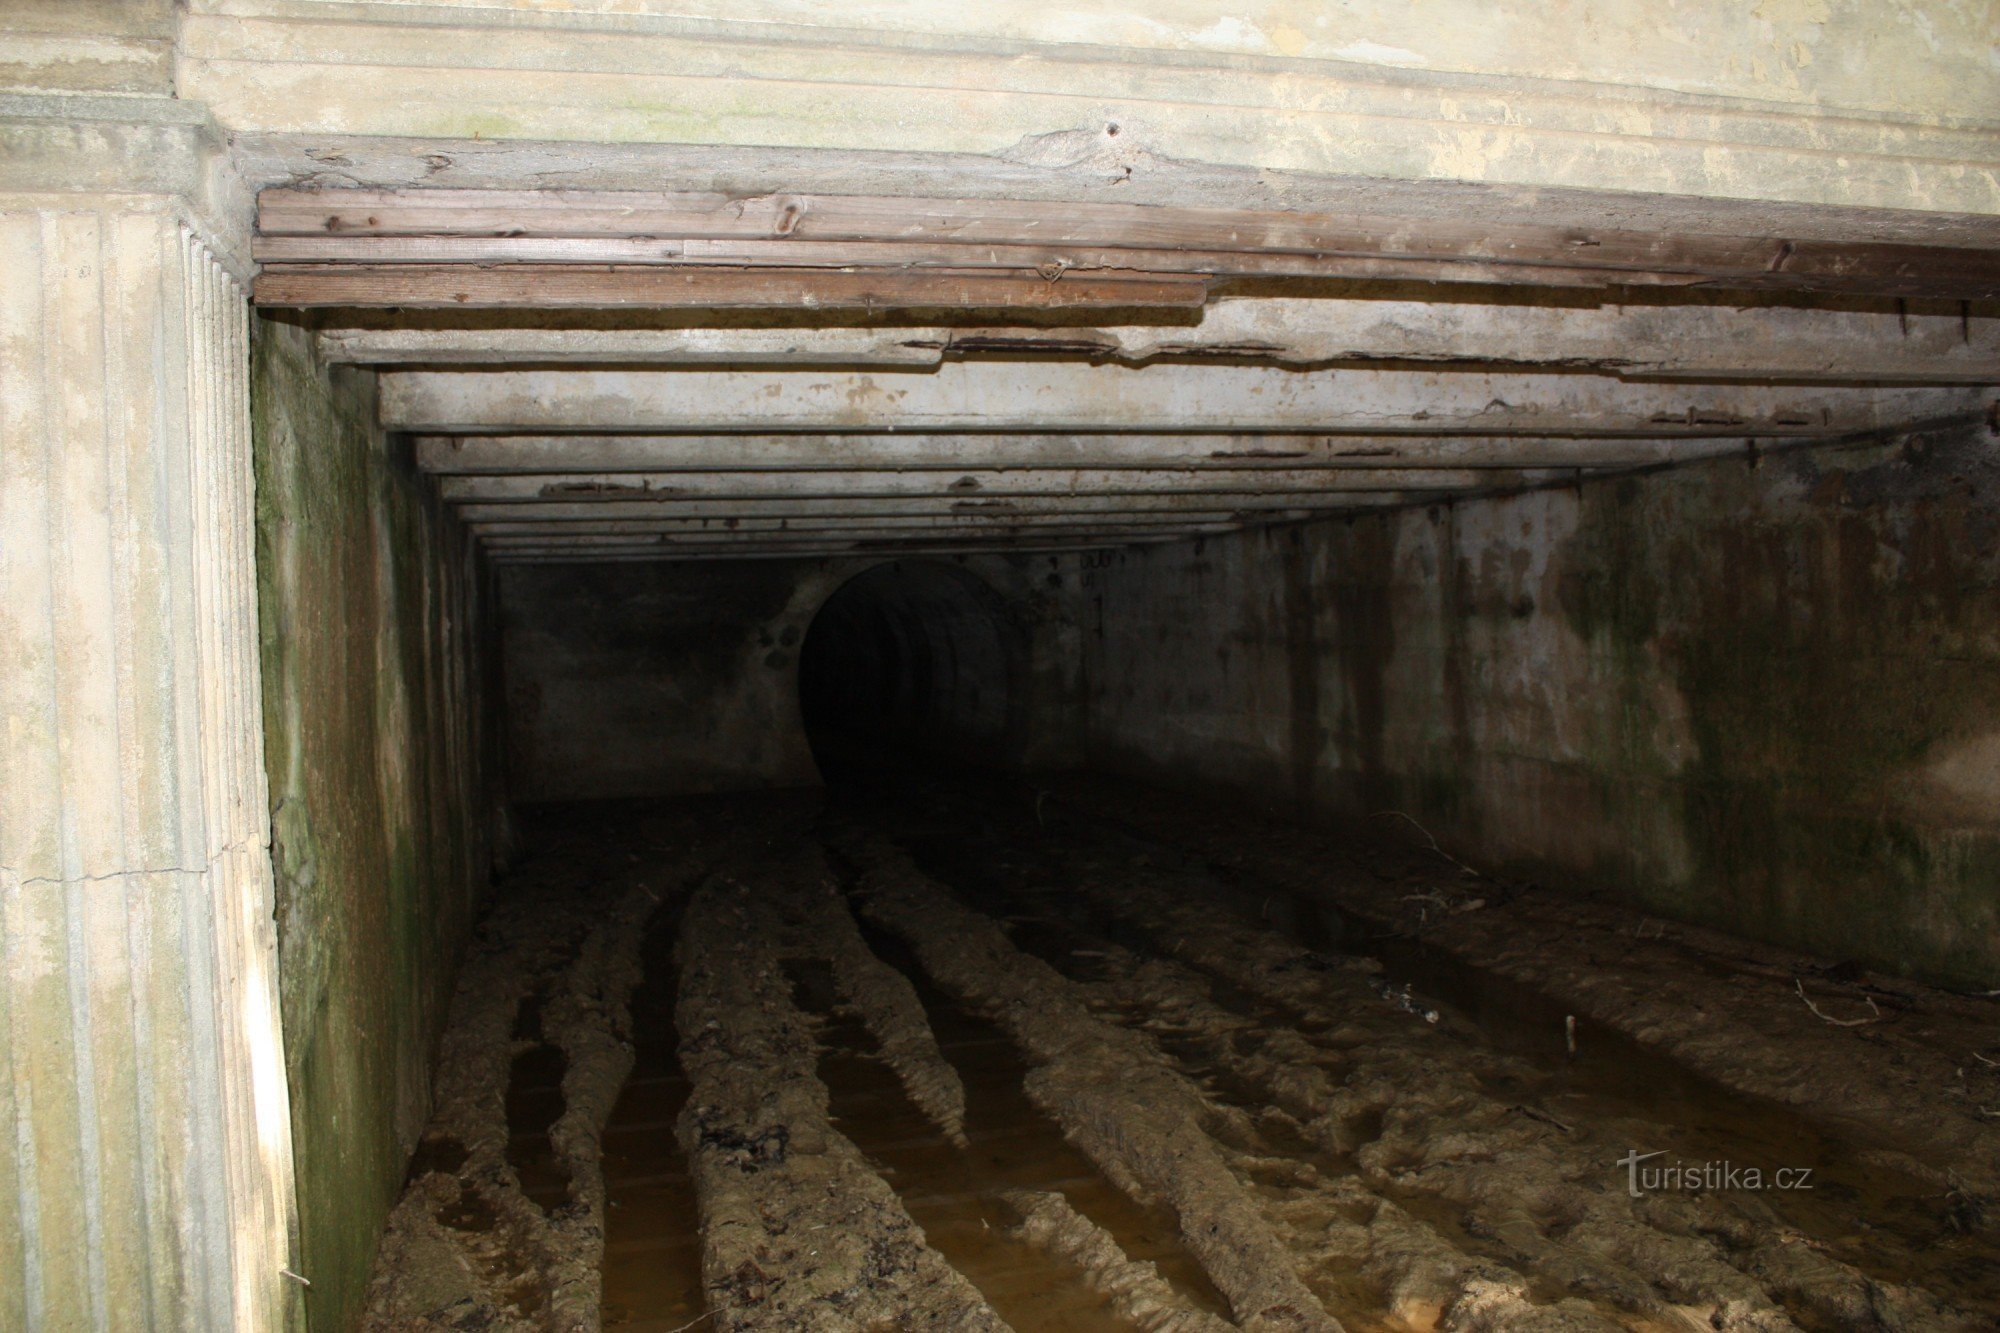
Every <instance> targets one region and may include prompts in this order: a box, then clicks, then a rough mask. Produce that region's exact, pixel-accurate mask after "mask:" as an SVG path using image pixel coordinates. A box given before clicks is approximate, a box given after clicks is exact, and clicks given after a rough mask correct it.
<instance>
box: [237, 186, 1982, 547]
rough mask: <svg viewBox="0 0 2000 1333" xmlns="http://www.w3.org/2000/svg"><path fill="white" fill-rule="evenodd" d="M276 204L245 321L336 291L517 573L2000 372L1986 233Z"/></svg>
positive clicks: (1667, 425) (1109, 214)
mask: <svg viewBox="0 0 2000 1333" xmlns="http://www.w3.org/2000/svg"><path fill="white" fill-rule="evenodd" d="M261 217H262V220H263V224H264V229H263V231H262V232H261V233H260V236H259V238H258V242H257V252H258V255H259V258H260V259H261V260H262V261H263V262H264V264H265V268H264V272H263V276H262V277H260V279H259V287H258V293H259V299H260V302H261V303H263V304H265V305H267V306H280V307H283V306H294V307H298V306H305V307H311V306H323V307H331V308H330V309H328V310H323V311H320V312H318V313H316V314H313V315H310V316H306V317H308V318H312V319H314V320H316V321H317V323H318V326H319V329H320V332H319V345H320V350H321V352H322V354H323V355H324V356H325V357H326V359H328V360H329V361H333V362H341V363H348V364H354V365H359V366H365V367H369V368H371V369H373V370H374V371H376V372H378V373H379V378H380V395H379V403H380V411H381V420H382V424H383V425H384V426H385V427H387V428H388V429H390V430H393V431H396V432H400V433H404V434H406V435H408V436H411V437H413V441H414V444H413V447H414V452H415V457H416V460H417V464H418V466H419V467H420V468H422V469H423V470H424V471H425V472H427V473H429V474H432V476H433V477H434V478H435V484H436V485H437V487H438V489H439V492H440V494H441V496H442V497H443V498H444V500H445V501H446V502H447V503H449V504H451V505H453V506H455V507H456V508H457V509H458V511H459V513H460V515H461V517H462V518H463V519H464V520H465V521H466V522H467V523H468V525H469V526H470V529H471V531H472V532H473V533H474V534H475V536H476V538H477V539H478V541H479V542H480V543H481V544H482V545H483V547H484V549H485V550H486V551H487V552H488V553H489V555H490V556H491V557H492V558H494V559H496V560H502V561H547V560H641V559H643V560H663V559H665V560H710V559H728V558H741V557H750V556H756V557H762V558H803V557H808V556H821V555H834V554H864V553H875V552H884V551H893V552H898V553H915V552H971V551H986V550H1008V551H1016V552H1026V551H1055V550H1077V549H1090V548H1101V547H1111V546H1125V545H1133V544H1140V543H1146V542H1161V541H1175V540H1186V539H1190V538H1198V537H1203V536H1208V535H1213V534H1217V533H1223V532H1228V531H1231V530H1233V529H1237V528H1241V527H1245V526H1252V525H1259V524H1268V523H1279V522H1292V521H1298V520H1301V519H1304V518H1310V517H1321V516H1326V515H1329V514H1340V513H1346V512H1360V511H1364V510H1369V509H1378V508H1382V507H1386V506H1396V505H1414V504H1432V503H1438V502H1441V501H1450V500H1454V499H1459V498H1467V497H1474V496H1487V495H1494V494H1501V493H1506V492H1510V491H1518V490H1522V489H1526V488H1533V487H1542V486H1551V485H1570V484H1574V483H1575V482H1576V481H1578V480H1580V479H1582V478H1586V477H1592V476H1603V475H1607V474H1611V473H1616V472H1621V471H1631V470H1639V469H1651V468H1659V467H1669V466H1676V465H1681V464H1685V463H1689V462H1695V461H1699V460H1704V459H1715V458H1721V457H1730V456H1739V457H1744V458H1754V457H1755V456H1756V455H1758V454H1760V453H1763V452H1768V451H1770V450H1773V449H1780V448H1788V447H1795V446H1798V445H1802V444H1811V443H1815V442H1823V441H1827V440H1834V439H1841V438H1846V437H1853V436H1865V435H1869V434H1875V433H1880V432H1886V431H1895V430H1900V429H1907V428H1909V427H1911V426H1914V425H1919V424H1926V423H1941V422H1947V421H1954V420H1964V419H1968V418H1973V417H1977V416H1982V415H1987V414H1990V413H1991V412H1992V411H1993V410H1994V397H1993V393H1992V391H1991V387H1990V386H1992V385H1994V384H1996V383H2000V318H1996V317H1995V313H1996V312H1995V309H1994V307H1993V306H1992V305H1991V304H1987V303H1985V301H1986V298H1987V297H1989V296H1990V295H1991V291H1990V290H1989V288H1992V287H1993V285H1994V274H1995V272H1996V269H1995V264H1994V260H1993V255H1994V253H1995V252H1993V251H1988V250H1984V249H1964V250H1959V251H1955V252H1954V251H1948V250H1945V249H1941V248H1939V247H1935V246H1929V247H1925V246H1885V245H1848V244H1845V243H1832V242H1828V243H1825V244H1818V243H1810V244H1797V243H1794V242H1791V241H1783V240H1778V239H1776V238H1773V237H1770V236H1763V235H1751V236H1733V237H1732V236H1720V237H1718V236H1712V235H1711V236H1699V237H1688V236H1676V235H1664V234H1652V233H1644V232H1634V231H1626V232H1612V231H1602V232H1587V233H1586V232H1583V231H1579V230H1577V229H1575V228H1568V229H1563V228H1546V227H1540V228H1538V227H1534V226H1527V225H1517V224H1509V226H1507V227H1500V228H1494V227H1480V228H1471V229H1468V228H1467V227H1465V226H1463V225H1461V224H1457V223H1453V222H1451V221H1449V220H1446V221H1444V222H1439V221H1438V220H1436V219H1430V220H1426V221H1423V222H1421V224H1419V223H1417V222H1410V221H1408V220H1405V223H1403V224H1395V223H1390V222H1384V221H1383V220H1382V219H1379V218H1365V217H1350V216H1346V215H1337V214H1293V213H1284V212H1277V213H1274V212H1270V211H1264V212H1255V211H1240V212H1235V213H1231V212H1228V211H1223V210H1214V209H1206V210H1195V209H1176V208H1172V207H1138V208H1133V207H1129V206H1114V205H1091V206H1088V207H1085V206H1059V205H1051V204H1049V203H1047V202H1039V203H1037V202H1025V201H1016V202H1013V203H1009V202H1008V201H994V200H983V201H966V200H919V199H885V198H872V199H871V198H857V197H840V198H833V197H822V196H806V195H797V196H792V195H770V196H762V197H759V198H755V199H748V200H744V199H734V200H732V199H726V198H722V197H720V196H718V197H715V198H711V197H709V196H699V195H643V194H637V193H633V194H625V195H620V194H616V193H608V194H607V193H598V194H592V193H589V192H582V193H578V192H568V193H565V192H555V191H549V192H539V193H537V192H519V191H515V192H506V191H491V192H481V191H466V190H458V191H429V192H426V191H394V190H390V191H380V190H377V191H365V190H359V191H357V190H323V191H315V190H304V191H301V190H274V191H269V192H267V194H266V196H265V198H264V201H263V207H262V213H261ZM1816 246H1817V248H1815V247H1816ZM1579 255H1580V256H1581V258H1579V257H1578V256H1579ZM1260 266H1261V267H1260ZM1246 274H1249V275H1253V276H1254V275H1263V277H1265V278H1268V277H1270V275H1272V274H1276V275H1278V280H1276V281H1274V282H1272V283H1269V284H1267V286H1268V290H1266V287H1263V286H1259V284H1258V282H1257V281H1252V282H1250V283H1249V285H1247V286H1246V285H1244V282H1243V281H1242V280H1243V278H1244V275H1246ZM1329 278H1330V279H1331V280H1330V281H1329V280H1328V279H1329ZM1413 278H1414V279H1421V281H1414V282H1413V281H1411V279H1413ZM1065 284H1068V285H1067V287H1065ZM1093 284H1094V285H1093ZM1773 287H1778V288H1781V289H1782V290H1779V291H1775V292H1774V291H1772V290H1770V289H1771V288H1773ZM1907 292H1916V293H1919V295H1916V296H1910V295H1897V293H1907ZM1961 293H1962V295H1961Z"/></svg>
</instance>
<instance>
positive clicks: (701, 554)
mask: <svg viewBox="0 0 2000 1333" xmlns="http://www.w3.org/2000/svg"><path fill="white" fill-rule="evenodd" d="M1169 540H1180V539H1179V538H1155V539H1150V540H1148V541H1132V542H1123V541H1099V540H1089V541H1069V542H1050V543H1048V544H1046V545H1044V544H1043V543H1040V542H1031V543H1027V544H1024V545H1009V544H1004V543H995V544H984V543H982V544H977V545H971V546H958V545H948V546H934V545H930V544H928V543H917V544H913V545H909V546H896V547H878V546H872V545H867V544H864V543H856V542H842V543H836V544H834V545H831V546H826V547H783V548H779V549H765V550H743V549H740V548H737V547H725V548H723V549H720V550H712V549H698V548H695V547H690V546H673V547H658V548H654V549H651V550H646V551H604V552H591V551H577V550H573V549H571V548H568V547H563V546H553V547H520V548H509V549H506V550H500V551H488V552H486V553H485V554H486V558H487V559H488V560H490V561H491V562H493V563H494V564H496V565H515V566H518V565H560V564H570V565H578V564H623V563H659V562H662V561H683V560H685V561H691V562H692V561H717V560H869V561H882V560H902V559H905V558H915V557H918V556H927V557H933V558H946V557H955V556H967V555H1005V556H1037V555H1049V556H1059V555H1079V554H1082V553H1083V552H1085V551H1115V550H1120V549H1123V548H1125V547H1128V546H1146V545H1154V544H1159V543H1163V542H1165V541H1169Z"/></svg>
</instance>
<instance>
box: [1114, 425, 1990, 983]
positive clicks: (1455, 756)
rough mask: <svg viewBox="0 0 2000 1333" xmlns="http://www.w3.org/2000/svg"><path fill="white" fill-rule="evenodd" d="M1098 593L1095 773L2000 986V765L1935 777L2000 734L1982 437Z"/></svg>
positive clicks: (1498, 518) (1694, 473)
mask: <svg viewBox="0 0 2000 1333" xmlns="http://www.w3.org/2000/svg"><path fill="white" fill-rule="evenodd" d="M1211 567H1212V568H1213V569H1221V570H1226V571H1228V572H1229V577H1228V578H1227V579H1218V578H1216V577H1214V576H1213V574H1212V573H1210V572H1207V571H1210V569H1211ZM1102 596H1103V598H1104V603H1105V607H1106V613H1105V615H1104V617H1103V618H1102V620H1101V621H1100V622H1099V626H1098V628H1097V630H1096V633H1095V638H1094V641H1093V643H1092V644H1091V647H1090V652H1091V654H1092V657H1093V660H1092V662H1091V663H1090V666H1089V669H1088V671H1087V679H1088V680H1089V681H1090V682H1091V688H1092V690H1093V691H1094V695H1093V698H1092V710H1093V719H1092V723H1091V734H1092V744H1093V753H1094V755H1095V756H1096V757H1097V759H1098V760H1099V761H1101V762H1107V763H1110V764H1114V765H1122V766H1126V767H1129V768H1131V769H1133V770H1135V771H1140V772H1150V773H1157V772H1159V771H1160V770H1161V769H1163V768H1164V769H1168V770H1174V769H1178V770H1184V772H1183V773H1182V774H1181V778H1182V780H1183V781H1185V780H1187V779H1188V778H1189V777H1190V776H1191V775H1192V774H1194V773H1197V772H1199V773H1202V774H1203V775H1204V776H1205V777H1206V780H1207V781H1209V782H1211V783H1213V784H1214V785H1218V786H1230V787H1234V788H1237V789H1239V790H1242V791H1244V792H1246V793H1248V794H1251V795H1254V796H1259V797H1265V798H1269V799H1272V800H1273V801H1277V800H1285V801H1286V803H1287V804H1290V803H1291V800H1290V798H1294V797H1296V796H1298V795H1300V794H1304V795H1305V796H1307V797H1308V798H1309V799H1310V801H1311V802H1312V803H1313V804H1314V805H1316V806H1317V807H1318V808H1319V809H1321V810H1324V811H1326V812H1329V813H1338V814H1343V815H1351V814H1372V813H1375V812H1377V811H1379V810H1381V809H1383V808H1385V807H1393V808H1396V809H1399V810H1402V811H1404V812H1407V813H1409V814H1410V815H1412V816H1413V817H1415V818H1417V819H1418V820H1420V821H1421V822H1422V823H1423V824H1424V825H1425V826H1426V827H1427V828H1428V829H1430V830H1431V831H1432V832H1434V833H1435V834H1436V835H1437V836H1438V837H1439V838H1441V839H1443V840H1444V841H1445V842H1446V843H1447V844H1448V845H1454V846H1455V847H1456V848H1457V849H1458V852H1459V854H1460V855H1463V856H1466V857H1468V858H1469V859H1474V858H1476V859H1481V860H1484V861H1486V862H1487V863H1489V864H1494V865H1498V866H1502V867H1505V868H1509V869H1513V870H1516V871H1519V872H1522V873H1527V874H1532V875H1534V876H1537V877H1540V878H1544V879H1547V880H1548V881H1550V882H1552V883H1567V884H1584V885H1588V886H1590V887H1592V888H1595V889H1602V890H1606V891H1609V892H1611V893H1614V894H1619V895H1622V896H1625V897H1626V898H1628V899H1629V900H1631V901H1634V902H1636V903H1638V904H1640V905H1642V906H1644V907H1645V908H1647V909H1648V910H1652V911H1655V912H1658V913H1661V914H1663V915H1670V916H1676V917H1680V918H1684V919H1688V920H1695V921H1702V922H1706V923H1710V924H1714V925H1718V926H1722V927H1724V928H1727V929H1733V930H1737V931H1741V932H1745V933H1749V934H1753V935H1758V936H1762V937H1764V938H1768V939H1771V940H1775V941H1780V942H1786V943H1790V944H1794V945H1797V946H1799V947H1802V948H1805V949H1808V950H1811V951H1815V952H1818V953H1821V954H1825V955H1829V956H1833V957H1839V958H1856V959H1861V960H1865V961H1867V962H1869V963H1871V964H1875V965H1878V966H1882V967H1885V968H1889V969H1892V970H1903V971H1907V972H1910V973H1913V974H1918V975H1923V976H1928V977H1932V978H1937V979H1941V980H1944V981H1947V982H1957V983H1969V984H1978V985H1983V986H1992V985H1994V984H2000V780H1994V779H1989V778H1982V777H1981V776H1980V775H1981V773H1982V772H1983V771H1984V770H1981V769H1980V768H1979V766H1978V765H1979V762H1984V761H1977V762H1973V761H1968V762H1967V763H1966V764H1964V765H1961V767H1960V770H1959V771H1958V772H1957V773H1956V774H1955V775H1948V776H1950V777H1951V778H1952V780H1953V781H1956V782H1957V783H1958V784H1959V785H1958V787H1957V788H1955V789H1953V791H1951V792H1947V793H1946V795H1947V796H1949V797H1950V800H1949V801H1947V800H1944V799H1942V798H1939V797H1938V795H1937V793H1936V788H1937V787H1938V785H1939V782H1940V781H1941V780H1942V779H1940V778H1939V777H1938V776H1937V774H1938V771H1939V766H1940V759H1939V756H1940V755H1941V754H1947V753H1949V747H1950V746H1952V745H1955V744H1958V745H1973V746H1978V745H1989V744H1990V745H1991V746H1992V747H1993V748H1992V750H1991V751H1990V753H1992V754H1996V755H2000V442H1996V441H1995V440H1994V439H1993V438H1992V437H1991V436H1989V435H1988V434H1987V433H1986V432H1985V431H1984V428H1983V427H1981V428H1974V427H1967V428H1963V429H1959V430H1957V431H1955V432H1953V431H1947V432H1937V433H1931V434H1925V435H1919V436H1912V437H1910V438H1909V439H1906V440H1903V441H1897V442H1893V443H1890V444H1874V445H1868V446H1842V447H1825V448H1820V449H1814V450H1809V451H1804V452H1788V453H1781V454H1776V455H1767V456H1766V457H1765V458H1763V459H1762V460H1761V462H1760V463H1758V465H1757V466H1754V467H1753V466H1750V465H1749V464H1748V463H1747V462H1746V461H1744V460H1742V459H1737V460H1731V461H1718V462H1714V463H1709V464H1702V465H1696V466H1690V467H1686V468H1679V469H1673V470H1669V471H1664V472H1659V473H1653V474H1649V475H1646V476H1642V477H1630V478H1623V479H1617V480H1607V481H1602V482H1592V483H1586V484H1584V485H1582V486H1579V487H1576V488H1572V489H1565V490H1550V491H1541V492H1536V493H1532V494H1527V495H1523V496H1518V497H1512V498H1508V499H1501V500H1480V501H1470V502H1464V503H1461V504H1458V505H1455V506H1438V507H1434V508H1431V509H1425V510H1404V511H1398V512H1396V513H1393V514H1384V515H1378V516H1373V517H1365V518H1358V519H1353V520H1339V521H1332V522H1323V523H1314V524H1308V525H1304V526H1302V527H1299V528H1297V529H1293V530H1291V531H1289V532H1285V533H1275V532H1274V533H1246V534H1243V535H1242V536H1240V537H1234V538H1229V539H1223V540H1217V541H1213V542H1211V543H1209V544H1208V546H1207V547H1206V548H1205V551H1204V552H1203V553H1195V552H1194V551H1193V550H1192V548H1187V547H1170V546H1163V547H1159V548H1153V549H1151V550H1149V551H1147V552H1144V553H1142V554H1136V555H1134V556H1132V557H1130V558H1129V559H1127V560H1124V561H1121V562H1119V563H1117V564H1116V565H1114V566H1112V567H1111V568H1109V569H1107V571H1106V572H1105V573H1104V575H1103V592H1102ZM1288 687H1289V688H1288ZM1308 689H1316V691H1317V693H1316V694H1315V695H1314V696H1313V697H1312V698H1310V699H1309V700H1307V705H1308V706H1307V707H1305V708H1303V709H1301V708H1299V707H1297V701H1298V700H1300V699H1301V698H1302V697H1303V696H1304V694H1305V692H1306V691H1307V690H1308ZM1287 698H1289V699H1291V700H1293V701H1294V710H1293V712H1292V713H1291V714H1290V716H1289V717H1288V718H1287V719H1286V723H1288V725H1278V726H1273V725H1271V722H1270V720H1269V713H1270V710H1271V703H1272V702H1273V701H1282V700H1284V699H1287ZM1280 706H1282V704H1280ZM1319 735H1324V736H1326V737H1328V738H1329V739H1330V741H1331V743H1330V744H1326V745H1322V746H1317V747H1309V746H1308V745H1307V744H1305V742H1308V741H1310V740H1311V739H1312V738H1314V737H1316V736H1319ZM1315 752H1316V754H1317V758H1316V763H1317V766H1318V767H1317V769H1316V771H1313V772H1311V773H1304V772H1301V757H1302V756H1304V755H1307V754H1309V753H1315ZM1986 753H1989V752H1988V751H1976V755H1984V754H1986ZM1982 784H1983V785H1982ZM1947 785H1949V784H1947ZM1954 803H1955V804H1954Z"/></svg>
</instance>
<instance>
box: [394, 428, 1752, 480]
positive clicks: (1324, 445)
mask: <svg viewBox="0 0 2000 1333" xmlns="http://www.w3.org/2000/svg"><path fill="white" fill-rule="evenodd" d="M1751 447H1752V442H1751V441H1750V440H1749V439H1747V438H1741V437H1736V436H1696V437H1692V438H1687V437H1680V438H1667V439H1645V438H1633V437H1613V438H1610V439H1588V438H1586V439H1539V438H1536V437H1534V436H1512V435H1502V436H1476V435H1475V436H1464V435H1449V436H1412V435H1282V434H1260V435H1146V434H1110V433H1104V434H1033V435H1022V434H1012V433H1009V434H997V433H996V434H987V433H958V434H948V435H936V434H931V435H906V434H901V433H894V434H889V433H884V434H877V435H422V436H418V437H417V440H416V457H417V466H418V467H419V468H421V469H423V470H424V471H426V472H434V473H438V474H440V475H454V476H469V475H476V474H482V473H484V474H504V473H509V472H792V471H831V470H838V469H857V470H864V471H867V470H898V469H907V470H911V471H951V470H959V469H965V468H1006V469H1032V468H1103V469H1118V468H1189V469H1203V468H1284V469H1293V470H1296V469H1300V468H1328V469H1372V468H1409V467H1443V468H1489V467H1490V468H1517V467H1590V468H1598V467H1647V466H1653V465H1656V464H1664V463H1678V462H1691V461H1696V460H1699V459H1704V458H1718V457H1723V456H1726V455H1729V454H1742V453H1747V452H1749V450H1750V449H1751Z"/></svg>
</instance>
